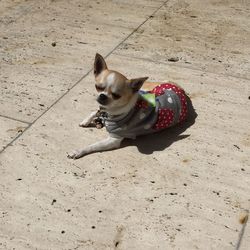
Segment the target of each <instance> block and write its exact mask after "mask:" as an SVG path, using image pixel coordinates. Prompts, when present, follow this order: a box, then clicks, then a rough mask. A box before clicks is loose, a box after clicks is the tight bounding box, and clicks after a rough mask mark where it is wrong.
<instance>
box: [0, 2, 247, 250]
mask: <svg viewBox="0 0 250 250" xmlns="http://www.w3.org/2000/svg"><path fill="white" fill-rule="evenodd" d="M249 13H250V2H249V1H243V0H241V1H239V0H228V1H226V0H223V1H222V0H207V1H200V0H186V1H179V0H169V1H160V0H159V1H153V0H139V1H132V0H128V1H87V0H86V1H84V0H82V1H80V0H73V1H66V0H54V1H52V0H50V1H49V0H47V1H35V0H3V1H0V31H1V32H0V60H1V61H0V128H1V129H0V249H18V250H19V249H44V250H47V249H52V250H57V249H58V250H66V249H67V250H69V249H72V250H73V249H98V250H99V249H124V250H127V249H129V250H132V249H136V250H138V249H143V250H151V249H164V250H165V249H250V227H249V224H241V223H240V222H239V219H240V214H241V213H242V212H243V211H244V210H248V209H250V160H249V155H250V132H249V131H250V119H249V118H250V109H249V104H250V97H249V96H250V87H249V86H250V63H249V58H250V46H249V41H250V14H249ZM96 52H99V53H101V54H103V55H104V56H105V57H106V59H107V62H108V64H109V65H110V67H111V68H114V69H117V70H119V71H121V72H123V73H124V74H126V75H127V76H128V77H131V78H133V77H143V76H149V80H150V81H165V80H170V81H174V82H177V83H179V84H180V85H182V86H183V87H184V88H185V89H186V91H187V92H188V93H189V94H190V95H191V97H192V101H193V105H194V107H195V108H196V111H197V113H198V118H197V119H196V122H195V124H194V125H193V126H191V127H189V128H185V129H186V130H185V131H184V130H182V129H181V128H176V129H173V130H170V131H166V132H163V133H160V134H158V135H155V136H147V137H143V138H140V139H138V140H136V141H133V142H130V141H128V142H127V143H126V144H125V145H124V147H123V148H121V149H118V150H115V151H111V152H106V153H97V154H93V155H89V156H86V157H84V158H82V159H80V160H77V161H73V160H69V159H67V158H66V152H69V151H71V150H72V149H76V148H81V147H83V146H85V145H88V144H89V143H92V142H95V141H97V140H99V139H101V138H104V137H105V136H106V132H105V129H102V130H96V129H93V128H86V129H83V128H79V127H78V123H79V122H80V121H81V120H82V118H83V117H84V116H85V115H87V114H88V113H89V112H90V111H92V110H94V109H95V108H96V107H97V104H96V103H95V96H94V93H95V92H94V78H93V72H92V65H93V59H94V56H95V53H96ZM171 58H177V61H175V62H172V61H171ZM183 131H184V132H183Z"/></svg>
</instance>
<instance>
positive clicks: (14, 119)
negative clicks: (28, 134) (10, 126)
mask: <svg viewBox="0 0 250 250" xmlns="http://www.w3.org/2000/svg"><path fill="white" fill-rule="evenodd" d="M0 117H3V118H6V119H9V120H13V121H16V122H21V123H26V124H31V122H27V121H23V120H20V119H17V118H14V117H10V116H7V115H1V114H0Z"/></svg>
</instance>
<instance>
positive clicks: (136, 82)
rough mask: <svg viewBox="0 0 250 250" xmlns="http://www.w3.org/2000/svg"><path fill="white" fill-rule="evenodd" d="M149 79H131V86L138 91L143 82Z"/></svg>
mask: <svg viewBox="0 0 250 250" xmlns="http://www.w3.org/2000/svg"><path fill="white" fill-rule="evenodd" d="M147 79H148V77H141V78H136V79H131V80H129V86H130V87H131V88H132V90H133V91H134V92H136V91H138V90H139V89H140V88H141V86H142V84H143V83H144V82H145V81H146V80H147Z"/></svg>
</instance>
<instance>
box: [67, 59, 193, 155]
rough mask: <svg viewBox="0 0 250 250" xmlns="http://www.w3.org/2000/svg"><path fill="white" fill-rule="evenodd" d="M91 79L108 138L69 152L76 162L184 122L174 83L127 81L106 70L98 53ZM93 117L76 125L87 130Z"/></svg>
mask: <svg viewBox="0 0 250 250" xmlns="http://www.w3.org/2000/svg"><path fill="white" fill-rule="evenodd" d="M94 76H95V81H96V85H95V88H96V90H97V93H98V96H97V102H98V103H99V106H100V109H101V110H103V111H105V112H106V113H107V114H108V119H107V122H105V126H106V128H107V131H108V132H109V137H108V138H107V139H105V140H102V141H98V142H96V143H94V144H92V145H89V146H87V147H85V148H83V149H80V150H75V151H73V152H71V153H69V154H68V158H72V159H77V158H80V157H82V156H85V155H87V154H90V153H93V152H101V151H106V150H112V149H116V148H119V147H120V145H121V142H122V140H123V139H124V138H135V137H136V136H139V135H143V134H149V133H154V132H157V131H159V130H162V129H164V128H167V127H170V126H173V125H175V124H177V123H179V122H180V121H183V120H185V119H186V116H187V113H188V110H187V109H188V107H187V105H186V103H187V102H186V95H185V93H184V91H183V90H182V89H181V88H180V87H179V86H177V85H175V84H172V83H167V84H162V85H161V83H149V82H145V81H146V80H147V79H148V77H142V78H136V79H127V78H126V77H125V76H124V75H122V74H121V73H119V72H117V71H114V70H109V69H108V67H107V64H106V62H105V60H104V58H103V57H102V56H101V55H99V54H96V56H95V62H94ZM142 93H143V94H142ZM152 96H153V97H154V98H152ZM163 97H164V99H163ZM139 109H141V110H139ZM138 112H139V113H138ZM175 113H176V114H175ZM96 114H97V111H96V112H93V113H91V114H90V115H89V116H88V117H87V118H85V119H84V120H83V121H82V122H81V123H80V126H81V127H88V126H89V125H90V124H91V122H92V121H93V119H94V118H95V117H96Z"/></svg>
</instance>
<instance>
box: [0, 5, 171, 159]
mask: <svg viewBox="0 0 250 250" xmlns="http://www.w3.org/2000/svg"><path fill="white" fill-rule="evenodd" d="M168 1H170V0H166V1H164V2H163V3H162V4H161V5H160V6H159V7H158V8H157V9H156V10H154V11H153V13H152V14H150V15H149V16H148V17H146V19H145V20H144V21H143V22H142V23H141V24H139V25H138V26H137V27H136V28H135V29H134V30H133V31H132V32H131V33H130V34H129V35H128V36H126V37H125V38H124V39H123V40H122V41H121V42H120V43H118V44H117V45H116V46H115V47H114V48H113V49H112V50H111V51H110V52H109V53H108V54H107V55H106V56H104V58H105V59H106V58H107V57H108V56H110V55H111V54H112V53H113V52H114V51H115V50H116V49H117V48H118V47H119V46H120V45H121V44H122V43H124V42H125V41H126V40H127V39H128V38H130V37H131V36H132V35H133V34H134V33H135V32H136V31H137V30H138V29H140V28H141V27H142V26H143V25H144V24H145V23H146V22H147V21H148V20H150V19H151V18H152V17H153V16H154V15H155V14H156V13H157V12H158V11H159V10H160V9H161V8H162V7H163V6H164V5H165V4H166V3H167V2H168ZM92 70H93V67H91V69H90V70H89V71H88V72H87V73H86V74H84V75H83V76H82V77H81V78H80V79H79V80H78V81H76V83H74V84H73V85H72V86H71V87H70V88H68V89H67V90H66V91H65V93H63V94H62V95H61V96H60V97H59V98H58V99H57V100H56V101H54V102H53V103H52V104H51V105H50V106H49V107H48V108H47V109H46V110H45V111H44V112H43V113H41V114H40V115H39V116H38V117H37V118H36V119H35V120H34V121H32V122H31V123H29V126H27V127H26V128H25V129H24V130H23V132H22V133H20V134H19V135H17V136H16V137H15V138H14V139H13V140H12V141H10V142H9V143H8V144H7V145H6V146H4V147H3V148H2V149H1V150H0V154H1V153H3V152H4V151H5V149H7V148H8V147H9V146H11V145H12V144H13V143H14V142H15V141H16V140H17V139H18V138H19V137H21V136H22V135H23V134H24V133H25V132H26V131H27V130H28V129H29V128H30V127H31V126H32V125H33V124H34V123H35V122H36V121H37V120H38V119H40V118H41V117H42V116H43V115H44V114H46V113H47V112H48V111H49V110H50V109H51V108H52V107H53V106H54V105H56V104H57V103H58V102H59V101H60V100H61V99H62V98H63V97H64V96H66V95H67V94H68V93H69V92H70V91H71V90H72V89H73V88H74V87H75V86H77V85H78V84H79V83H80V82H81V81H82V80H83V79H84V78H85V77H87V76H88V75H89V73H90V72H91V71H92Z"/></svg>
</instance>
